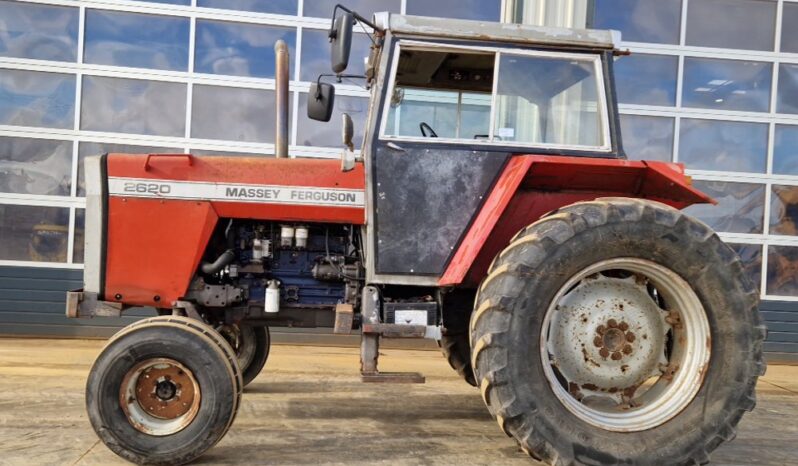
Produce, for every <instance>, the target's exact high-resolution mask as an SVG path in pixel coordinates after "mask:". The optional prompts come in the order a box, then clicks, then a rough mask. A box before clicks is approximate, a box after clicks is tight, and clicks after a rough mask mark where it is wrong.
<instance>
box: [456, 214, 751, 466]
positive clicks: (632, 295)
mask: <svg viewBox="0 0 798 466" xmlns="http://www.w3.org/2000/svg"><path fill="white" fill-rule="evenodd" d="M757 306H758V294H757V292H756V289H755V288H754V286H753V285H752V284H751V283H750V281H749V280H748V279H747V277H746V275H745V273H744V271H743V268H742V265H741V263H740V260H739V258H738V257H737V256H736V255H735V254H734V252H733V251H732V250H731V249H730V248H729V247H728V246H726V245H725V244H723V242H722V241H721V240H720V239H719V238H718V236H717V235H716V234H714V233H713V232H712V231H711V230H710V229H709V228H708V227H707V226H706V225H704V224H703V223H701V222H698V221H696V220H694V219H692V218H690V217H688V216H686V215H684V214H683V213H682V212H680V211H678V210H675V209H672V208H670V207H667V206H665V205H662V204H659V203H654V202H648V201H642V200H635V199H626V198H610V199H599V200H597V201H593V202H583V203H578V204H574V205H571V206H568V207H565V208H563V209H561V210H559V211H558V212H557V213H555V214H553V215H551V216H548V217H546V218H544V219H542V220H540V221H538V222H536V223H534V224H532V225H530V226H529V227H527V228H526V229H524V230H523V231H522V232H520V233H519V234H518V235H517V236H516V237H515V238H514V240H513V241H512V243H511V244H510V245H509V246H508V247H507V248H506V249H505V250H504V251H503V252H502V253H501V254H500V255H499V256H498V257H497V258H496V260H495V261H494V263H493V265H492V266H491V269H490V271H489V274H488V276H487V277H486V278H485V280H484V281H483V283H482V285H481V287H480V290H479V293H478V296H477V300H476V305H475V311H474V313H473V314H472V317H471V344H472V364H473V367H474V371H475V374H476V377H477V380H478V381H479V384H480V388H481V391H482V395H483V398H484V400H485V403H486V404H487V406H488V409H489V410H490V412H491V414H492V415H493V416H494V417H495V418H496V419H497V421H498V422H499V425H500V426H501V428H502V430H504V431H505V432H506V433H507V434H508V435H510V436H512V437H514V438H515V439H516V440H517V441H518V442H519V444H520V446H521V448H522V449H523V450H524V451H526V452H527V453H528V454H530V455H531V456H533V457H535V458H537V459H540V460H543V461H545V462H547V463H548V464H556V465H572V464H668V465H681V464H696V463H699V464H701V463H705V462H707V461H709V453H710V452H711V451H712V450H714V449H715V448H716V447H717V446H718V445H720V444H721V443H722V442H724V441H727V440H731V439H732V438H734V436H735V432H736V431H735V428H736V425H737V423H738V422H739V421H740V418H741V417H742V415H743V413H744V412H745V411H750V410H751V409H753V408H754V405H755V394H754V387H755V385H756V381H757V377H758V376H760V375H762V374H763V373H764V370H765V365H764V363H763V361H762V342H763V340H764V338H765V334H766V330H765V327H764V326H763V325H762V322H761V320H760V318H759V315H758V311H757Z"/></svg>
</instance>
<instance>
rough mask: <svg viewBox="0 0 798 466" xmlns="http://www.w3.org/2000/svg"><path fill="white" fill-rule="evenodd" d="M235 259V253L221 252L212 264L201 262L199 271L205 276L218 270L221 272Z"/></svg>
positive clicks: (230, 250)
mask: <svg viewBox="0 0 798 466" xmlns="http://www.w3.org/2000/svg"><path fill="white" fill-rule="evenodd" d="M235 258H236V255H235V253H234V252H233V250H232V249H228V250H227V251H225V252H223V253H222V254H221V255H220V256H219V257H217V258H216V260H215V261H213V262H203V263H202V265H201V266H200V270H202V273H204V274H206V275H213V274H215V273H217V272H219V271H220V270H222V269H223V268H224V267H225V266H226V265H228V264H230V263H231V262H233V260H234V259H235Z"/></svg>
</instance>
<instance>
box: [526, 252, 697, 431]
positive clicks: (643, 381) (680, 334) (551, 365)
mask: <svg viewBox="0 0 798 466" xmlns="http://www.w3.org/2000/svg"><path fill="white" fill-rule="evenodd" d="M710 347H711V340H710V329H709V322H708V320H707V317H706V313H705V311H704V308H703V306H702V304H701V301H700V300H699V298H698V296H697V295H696V293H695V292H694V291H693V289H692V287H691V286H690V285H689V284H688V283H687V282H686V281H685V280H684V279H683V278H682V277H680V276H679V275H678V274H676V273H675V272H673V271H672V270H670V269H668V268H667V267H664V266H662V265H660V264H657V263H654V262H651V261H647V260H643V259H637V258H618V259H611V260H606V261H601V262H598V263H596V264H593V265H591V266H590V267H587V268H585V269H584V270H582V271H581V272H579V273H578V274H576V275H575V276H574V277H572V278H571V279H570V280H568V282H566V283H565V285H563V286H562V287H561V288H560V290H559V291H558V292H557V294H556V295H555V298H554V299H553V300H552V302H551V305H550V306H549V308H548V310H547V311H546V315H545V317H544V320H543V331H542V332H541V338H540V353H541V358H542V363H543V369H544V373H545V375H546V379H547V380H548V382H549V385H550V386H551V388H552V391H553V392H554V394H555V395H556V396H557V398H558V399H559V400H560V402H561V403H562V404H563V406H565V408H567V409H568V410H569V411H570V412H571V413H573V414H574V415H576V416H577V417H578V418H580V419H581V420H583V421H585V422H587V423H589V424H591V425H594V426H597V427H600V428H602V429H605V430H610V431H618V432H634V431H641V430H646V429H651V428H655V427H657V426H659V425H662V424H663V423H665V422H667V421H668V420H670V419H672V418H673V417H675V416H676V415H678V414H679V413H680V412H681V411H682V410H683V409H684V408H685V407H687V405H688V404H690V402H691V401H692V400H693V399H694V398H695V396H696V394H697V393H698V390H699V389H700V388H701V384H702V383H703V379H704V374H705V372H706V368H707V365H708V362H709V358H710V351H711V350H710Z"/></svg>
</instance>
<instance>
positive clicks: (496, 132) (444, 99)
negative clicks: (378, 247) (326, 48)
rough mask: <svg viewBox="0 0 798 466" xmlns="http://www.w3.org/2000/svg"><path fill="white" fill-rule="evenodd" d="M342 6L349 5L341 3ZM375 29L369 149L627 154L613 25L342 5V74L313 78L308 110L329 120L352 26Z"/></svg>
mask: <svg viewBox="0 0 798 466" xmlns="http://www.w3.org/2000/svg"><path fill="white" fill-rule="evenodd" d="M339 10H340V11H339ZM358 21H360V22H361V23H363V24H364V25H366V26H369V27H371V28H372V31H373V33H372V40H373V44H374V45H373V46H372V53H371V55H370V56H369V57H368V59H367V70H366V75H365V76H362V77H363V78H365V79H366V86H367V87H368V88H370V89H371V90H372V107H371V112H370V113H371V115H370V118H369V122H368V128H367V131H366V134H367V138H366V141H365V147H364V153H365V152H368V151H369V149H370V147H369V146H372V145H373V144H375V143H377V142H378V141H385V142H386V143H389V142H396V143H397V144H398V143H399V142H400V141H401V142H404V143H413V142H420V143H423V144H430V143H433V144H435V146H436V147H441V148H445V147H449V146H454V145H456V146H460V147H475V148H477V147H478V148H490V149H492V150H495V151H499V152H519V151H520V152H524V151H529V150H533V149H534V152H535V153H541V154H547V153H553V154H561V155H562V154H573V155H591V156H604V157H621V155H620V144H619V141H618V140H617V139H618V138H617V137H614V135H615V134H617V130H618V128H617V120H616V118H615V117H616V109H617V106H616V105H615V99H614V87H613V83H612V72H611V69H612V60H613V55H615V54H618V53H621V52H620V51H619V50H617V49H616V48H615V43H616V42H617V41H618V40H619V36H618V35H617V34H616V33H614V32H613V31H594V30H581V31H580V30H572V29H557V28H543V27H535V26H526V25H516V24H496V23H485V22H478V21H464V20H451V19H442V18H427V17H417V16H402V15H396V14H392V13H378V14H376V15H375V16H374V21H373V22H371V21H367V20H365V18H362V17H361V16H360V15H358V14H357V13H354V12H349V11H345V9H344V8H343V7H341V6H338V7H336V10H335V13H334V18H333V22H332V27H331V30H330V42H331V45H332V54H331V55H332V68H333V71H335V74H333V75H322V76H320V77H319V80H318V82H317V83H314V84H313V85H312V86H311V96H312V97H314V98H311V99H308V116H309V117H310V118H313V119H317V120H322V121H327V120H329V118H330V115H331V114H332V106H333V104H334V95H335V89H334V86H333V85H332V84H329V83H324V82H322V80H323V78H328V77H335V76H339V77H352V75H344V74H343V72H344V71H345V70H346V68H347V66H348V62H349V48H350V44H351V34H352V27H353V25H354V24H355V23H357V22H358Z"/></svg>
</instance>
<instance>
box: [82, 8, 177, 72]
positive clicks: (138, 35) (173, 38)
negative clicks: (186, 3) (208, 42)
mask: <svg viewBox="0 0 798 466" xmlns="http://www.w3.org/2000/svg"><path fill="white" fill-rule="evenodd" d="M188 35H189V19H188V18H180V17H176V16H155V15H144V14H140V13H122V12H116V11H104V10H87V11H86V38H85V41H86V45H85V47H84V61H85V62H86V63H95V64H99V65H116V66H130V67H135V68H153V69H157V70H174V71H186V70H187V69H188Z"/></svg>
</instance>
